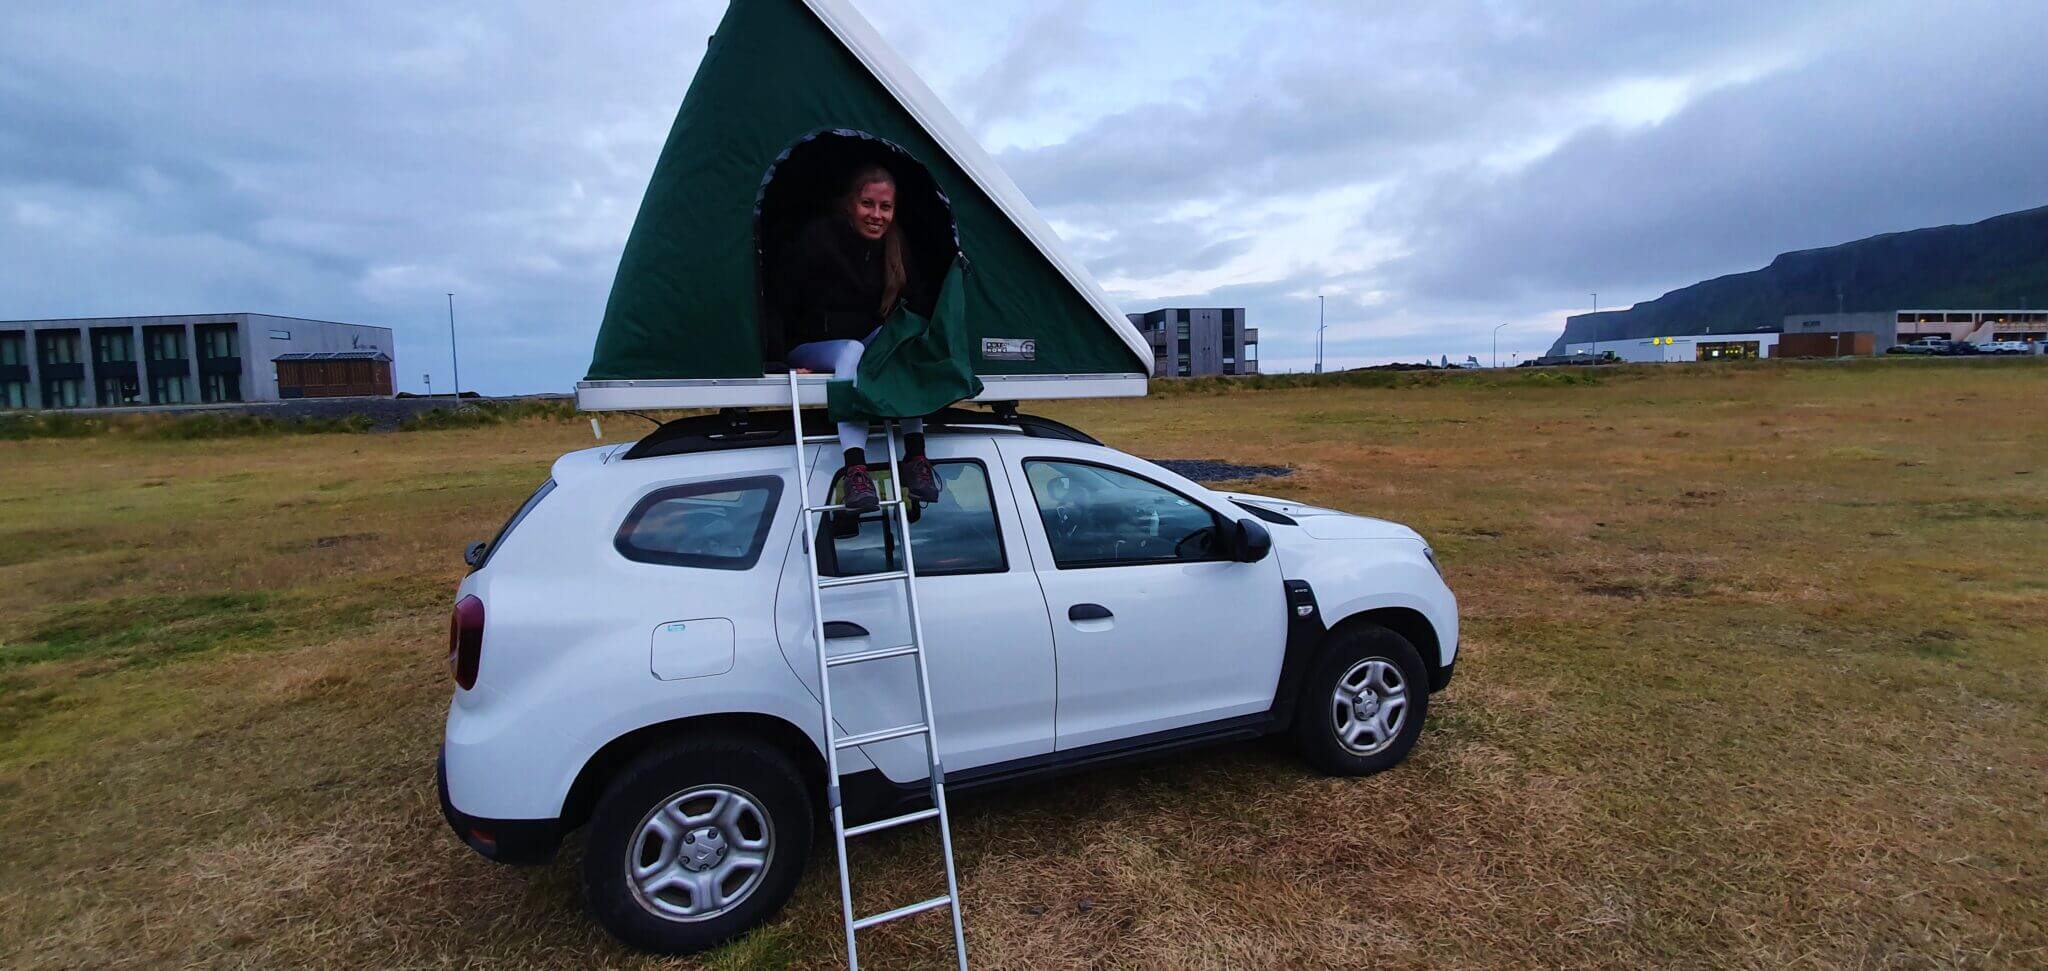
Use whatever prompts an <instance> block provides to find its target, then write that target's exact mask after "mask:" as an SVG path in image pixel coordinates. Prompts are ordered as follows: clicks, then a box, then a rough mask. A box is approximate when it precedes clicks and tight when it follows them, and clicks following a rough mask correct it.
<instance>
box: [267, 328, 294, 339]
mask: <svg viewBox="0 0 2048 971" xmlns="http://www.w3.org/2000/svg"><path fill="white" fill-rule="evenodd" d="M270 339H271V340H274V341H288V340H291V339H292V332H291V331H288V330H273V331H271V332H270Z"/></svg>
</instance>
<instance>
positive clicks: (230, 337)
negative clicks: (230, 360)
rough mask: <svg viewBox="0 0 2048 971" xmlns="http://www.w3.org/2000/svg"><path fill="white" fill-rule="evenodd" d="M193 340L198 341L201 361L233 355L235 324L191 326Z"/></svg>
mask: <svg viewBox="0 0 2048 971" xmlns="http://www.w3.org/2000/svg"><path fill="white" fill-rule="evenodd" d="M193 335H194V336H193V340H195V341H197V342H198V343H199V359H200V360H202V361H212V360H219V359H221V358H224V357H235V356H236V355H235V325H233V324H209V325H207V326H204V327H196V328H193Z"/></svg>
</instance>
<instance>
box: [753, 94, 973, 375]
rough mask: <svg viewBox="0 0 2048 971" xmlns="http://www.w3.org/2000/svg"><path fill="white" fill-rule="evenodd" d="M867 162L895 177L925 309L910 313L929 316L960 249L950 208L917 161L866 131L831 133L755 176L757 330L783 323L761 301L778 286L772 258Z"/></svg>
mask: <svg viewBox="0 0 2048 971" xmlns="http://www.w3.org/2000/svg"><path fill="white" fill-rule="evenodd" d="M869 165H880V166H882V167H883V168H886V169H888V170H889V174H890V175H892V176H894V177H895V179H896V224H897V225H898V226H901V227H902V228H903V234H904V240H903V241H904V243H905V244H906V246H907V249H908V256H909V261H908V262H909V263H910V265H911V266H912V267H913V268H915V271H916V272H917V273H918V274H919V276H920V278H921V279H922V280H923V282H924V283H925V284H926V285H925V286H924V287H923V291H924V293H925V299H926V301H927V305H926V306H918V305H916V304H914V303H913V304H912V305H911V307H910V309H911V310H912V311H915V312H916V313H918V314H921V315H924V316H930V315H931V313H932V307H931V306H930V305H929V301H930V300H931V299H932V298H933V296H934V291H936V289H937V287H938V282H939V278H940V277H942V276H944V275H945V272H946V268H947V267H949V266H951V265H952V262H953V258H954V257H955V256H956V255H958V254H959V252H960V241H959V236H958V234H957V231H956V230H955V228H954V225H953V206H952V203H951V202H950V201H948V200H947V198H946V194H945V193H944V192H941V191H940V190H939V186H938V182H937V181H936V180H934V179H933V178H932V174H931V172H930V171H929V170H927V169H926V168H925V167H924V164H923V163H921V162H919V161H918V160H917V159H916V158H915V157H913V156H912V155H911V154H910V153H909V152H906V151H904V150H903V149H902V147H901V146H898V145H897V144H895V143H894V142H891V141H889V140H887V139H883V138H877V137H875V136H874V135H870V134H868V133H867V132H863V131H855V130H853V129H849V128H835V129H828V130H825V131H818V132H812V133H811V134H809V135H806V136H804V137H803V138H800V139H798V140H797V141H796V143H795V144H793V145H791V146H790V147H789V148H787V149H784V150H783V152H782V154H781V155H780V156H777V157H776V159H775V162H774V164H772V165H770V166H769V167H768V172H767V174H766V175H764V176H763V177H762V179H761V189H760V192H759V193H758V194H757V195H756V196H755V199H754V269H755V273H754V279H755V280H756V281H757V282H758V285H757V287H756V290H755V292H754V300H755V305H756V306H757V307H758V308H759V313H760V318H759V319H760V321H761V326H763V327H777V328H779V327H782V326H783V321H782V320H780V319H779V318H778V317H777V316H776V310H775V307H774V305H773V304H772V302H771V301H769V300H768V294H769V293H771V292H774V288H776V287H778V286H780V285H781V284H782V281H780V280H776V279H774V278H773V271H774V267H775V264H776V260H775V259H774V257H775V256H776V254H778V253H780V252H781V250H782V247H783V246H784V245H786V244H788V242H789V240H790V239H791V238H792V237H794V236H795V235H796V234H797V233H798V232H799V231H801V230H802V229H803V228H804V226H806V225H808V224H809V223H810V222H811V220H813V219H816V218H818V217H819V216H822V215H825V214H827V213H829V212H832V211H833V210H834V208H835V207H836V206H838V204H839V201H840V199H841V198H842V197H843V196H844V195H845V193H846V189H847V180H849V179H851V178H852V177H853V175H854V173H855V172H856V171H857V170H859V169H861V168H864V167H866V166H869ZM766 363H773V362H766Z"/></svg>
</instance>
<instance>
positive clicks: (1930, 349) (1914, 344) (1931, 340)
mask: <svg viewBox="0 0 2048 971" xmlns="http://www.w3.org/2000/svg"><path fill="white" fill-rule="evenodd" d="M1953 343H1957V342H1955V341H1951V340H1949V339H1948V338H1946V337H1922V338H1920V339H1918V340H1914V341H1907V342H1904V343H1899V344H1893V345H1892V346H1891V348H1890V349H1889V350H1887V351H1886V352H1885V353H1887V354H1947V353H1949V345H1950V344H1953Z"/></svg>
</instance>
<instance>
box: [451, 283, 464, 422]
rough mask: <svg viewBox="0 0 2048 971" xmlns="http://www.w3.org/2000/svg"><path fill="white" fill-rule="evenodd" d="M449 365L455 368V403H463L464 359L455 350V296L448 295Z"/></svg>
mask: <svg viewBox="0 0 2048 971" xmlns="http://www.w3.org/2000/svg"><path fill="white" fill-rule="evenodd" d="M448 363H450V364H453V365H454V366H455V403H456V404H458V405H459V404H461V403H462V359H461V357H460V356H459V355H458V354H457V353H456V350H455V295H454V294H452V293H451V294H449V295H448Z"/></svg>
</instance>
